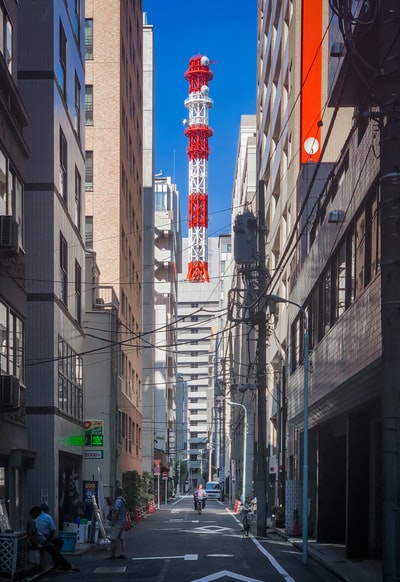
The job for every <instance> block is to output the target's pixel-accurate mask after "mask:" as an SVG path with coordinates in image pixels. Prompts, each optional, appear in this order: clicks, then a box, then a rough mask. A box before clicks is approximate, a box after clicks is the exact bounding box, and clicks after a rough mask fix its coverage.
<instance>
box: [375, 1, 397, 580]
mask: <svg viewBox="0 0 400 582" xmlns="http://www.w3.org/2000/svg"><path fill="white" fill-rule="evenodd" d="M399 8H400V7H399V2H398V0H382V1H381V7H380V14H379V23H378V26H379V77H378V96H377V97H378V104H379V108H380V116H381V131H380V138H381V152H380V153H381V156H380V159H381V167H380V191H381V205H380V213H381V300H382V305H381V319H382V365H383V407H382V445H383V494H382V496H383V499H382V510H383V536H382V552H383V580H384V582H389V581H393V580H400V551H399V548H400V486H399V484H400V385H399V378H400V228H399V224H400V67H399V60H400V36H399V26H400V9H399Z"/></svg>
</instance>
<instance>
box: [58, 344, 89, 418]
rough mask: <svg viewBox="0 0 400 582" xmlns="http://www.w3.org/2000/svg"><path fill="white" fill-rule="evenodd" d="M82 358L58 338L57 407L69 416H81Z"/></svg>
mask: <svg viewBox="0 0 400 582" xmlns="http://www.w3.org/2000/svg"><path fill="white" fill-rule="evenodd" d="M82 368H83V367H82V358H81V357H80V356H78V355H77V354H76V353H75V352H74V351H73V350H72V348H71V347H70V346H69V345H68V344H67V342H65V341H64V340H63V339H62V338H61V337H59V338H58V407H59V409H60V410H62V411H63V412H65V413H66V414H69V415H70V416H72V417H74V418H77V419H79V420H82V418H83V381H82Z"/></svg>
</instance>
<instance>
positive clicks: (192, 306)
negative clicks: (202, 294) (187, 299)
mask: <svg viewBox="0 0 400 582" xmlns="http://www.w3.org/2000/svg"><path fill="white" fill-rule="evenodd" d="M198 306H199V304H198V303H192V304H191V306H190V307H191V308H192V309H196V307H198Z"/></svg>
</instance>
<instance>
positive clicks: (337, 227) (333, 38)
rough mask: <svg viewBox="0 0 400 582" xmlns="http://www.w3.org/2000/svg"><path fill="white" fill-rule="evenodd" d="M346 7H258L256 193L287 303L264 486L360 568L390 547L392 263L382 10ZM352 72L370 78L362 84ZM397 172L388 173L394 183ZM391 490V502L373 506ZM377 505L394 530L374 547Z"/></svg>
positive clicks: (272, 354) (274, 289)
mask: <svg viewBox="0 0 400 582" xmlns="http://www.w3.org/2000/svg"><path fill="white" fill-rule="evenodd" d="M350 4H351V7H350V9H349V12H348V13H347V12H346V13H344V14H342V13H341V12H340V11H339V12H338V13H336V11H335V10H334V7H333V6H331V3H328V2H325V1H322V0H321V1H318V2H316V1H314V0H302V1H301V2H290V1H287V2H280V1H275V2H259V9H258V63H259V66H258V68H257V70H258V78H257V88H258V91H257V131H258V134H257V138H258V139H257V176H258V179H262V180H264V182H265V208H266V225H267V233H268V235H267V256H268V261H267V263H268V264H267V267H268V269H269V273H270V278H271V281H270V283H269V287H268V290H269V291H270V292H271V293H273V294H277V295H279V296H280V297H281V298H282V299H283V301H282V302H279V305H277V310H276V313H275V315H272V316H271V318H270V321H269V323H270V324H271V328H272V329H273V331H274V334H273V335H271V340H270V346H269V349H268V352H267V361H268V362H269V364H270V365H269V370H268V372H269V375H268V377H267V379H268V393H269V392H270V391H272V394H273V398H271V399H270V403H269V407H268V414H267V418H268V419H269V418H271V419H272V421H273V425H274V426H271V425H270V426H269V435H270V438H269V442H268V453H269V458H271V457H273V456H274V455H275V454H277V455H278V469H279V476H280V478H279V479H278V480H276V478H275V475H270V481H269V488H268V489H269V491H271V492H274V490H275V493H276V495H277V497H278V499H279V502H281V503H282V501H283V500H284V497H282V495H283V496H284V495H285V493H286V501H285V505H286V528H287V531H288V532H291V531H292V530H293V514H294V509H295V507H302V508H304V509H303V511H300V522H301V526H302V527H303V528H305V531H306V532H308V533H309V534H310V535H311V534H314V535H315V536H316V538H317V541H320V542H334V543H339V544H344V545H345V546H346V555H347V557H348V558H355V559H363V558H367V557H379V555H380V552H381V550H382V546H386V547H387V548H389V546H390V545H391V544H393V540H394V542H395V543H396V541H398V540H396V537H395V530H396V526H395V525H394V521H395V517H394V516H395V513H396V511H395V509H394V508H395V507H396V501H395V499H397V500H398V491H396V492H395V490H396V485H395V483H396V479H395V478H393V475H392V473H391V470H392V468H393V467H395V466H396V463H395V462H394V461H393V459H394V458H395V457H394V456H392V454H391V453H392V452H393V451H395V447H394V448H393V449H392V450H390V448H385V446H383V447H382V436H383V435H382V432H381V426H382V422H384V420H383V414H382V413H381V411H382V410H383V409H384V407H383V408H382V401H381V398H382V378H385V374H384V373H383V366H382V359H381V356H382V337H384V333H383V331H382V329H383V328H381V323H382V322H381V301H380V300H381V297H380V293H381V289H383V291H385V290H386V286H385V282H386V281H385V282H383V286H382V285H381V276H380V275H381V272H380V270H381V269H382V271H383V270H384V265H388V264H392V263H391V262H390V260H389V261H387V260H384V257H383V256H382V257H381V231H380V228H381V224H380V215H381V213H384V212H385V208H386V207H389V206H390V205H386V204H380V197H381V196H383V190H384V186H383V185H382V180H380V179H379V172H380V169H381V171H382V164H384V163H385V161H384V157H385V156H384V155H383V154H382V151H381V157H380V156H379V154H378V153H377V150H376V149H375V145H376V144H377V135H376V130H377V126H376V125H375V123H373V122H371V117H372V118H373V116H374V114H378V115H379V112H377V111H374V113H373V114H372V115H371V111H372V109H374V108H376V107H377V105H376V102H375V97H376V93H375V92H374V94H372V91H371V93H370V92H369V91H368V87H371V86H372V85H373V83H374V82H375V80H376V74H375V71H376V69H375V67H377V66H378V65H377V61H376V51H375V50H370V47H372V46H373V47H376V46H380V44H379V42H378V40H377V38H376V31H377V29H376V28H375V26H374V25H375V24H378V23H379V15H380V11H379V10H376V11H375V10H374V8H373V7H372V6H370V5H369V4H368V3H358V2H353V3H350ZM338 19H339V20H340V21H341V22H340V26H339V25H338ZM389 28H390V27H389ZM390 30H391V29H390ZM340 31H341V32H342V34H343V35H345V38H343V36H342V34H341V33H340ZM396 32H397V31H394V32H393V35H394V36H393V38H394V37H395V35H396ZM396 38H397V37H396ZM385 42H386V39H385ZM387 43H388V44H387V48H386V45H385V43H383V44H384V45H385V49H384V52H385V59H387V62H392V60H393V58H395V57H394V54H391V49H392V48H393V47H394V45H396V46H397V43H395V42H394V41H393V44H392V43H391V41H389V40H388V41H387ZM389 45H390V49H389ZM396 50H397V49H396ZM386 51H387V52H386ZM396 54H397V53H396ZM379 66H381V63H380V65H379ZM359 67H365V70H366V71H368V73H365V76H363V80H362V81H360V80H358V78H357V71H358V70H359ZM380 70H382V72H383V74H382V78H383V79H384V77H385V75H386V79H387V78H388V77H390V73H388V71H387V70H386V68H385V67H383V68H382V69H380ZM382 82H383V83H384V82H385V80H383V81H382ZM391 98H392V95H390V99H391ZM355 112H356V114H354V113H355ZM360 112H362V114H361V115H360ZM384 143H385V139H383V140H382V139H381V147H383V151H384V150H385V146H384V145H383V144H384ZM386 143H387V142H386ZM390 150H391V151H392V146H390ZM380 164H381V167H380ZM395 166H396V162H393V164H392V165H391V168H390V171H389V170H386V171H388V173H387V174H385V175H386V176H391V177H393V176H394V175H395V174H392V173H391V171H392V170H393V171H394V168H395ZM391 192H392V191H391ZM390 198H391V200H392V197H391V194H390ZM391 211H392V209H391ZM389 222H390V221H388V223H389ZM388 223H386V224H385V221H384V219H383V216H382V230H383V229H385V230H386V229H389V230H390V228H389V226H388ZM395 239H396V237H393V238H391V239H390V244H389V246H390V252H391V250H392V249H393V248H394V247H393V244H394V243H393V241H394V240H395ZM383 240H384V235H383V236H382V241H383ZM382 253H383V248H382ZM389 254H390V253H389ZM380 259H382V261H381V260H380ZM385 259H386V257H385ZM392 276H393V273H390V277H389V278H388V279H390V280H393V281H394V280H396V278H395V277H394V278H392ZM391 291H394V295H396V294H397V293H398V289H397V288H396V287H394V288H393V287H392V288H391ZM382 295H383V292H382ZM394 295H393V296H394ZM287 300H288V301H289V302H290V303H289V304H287ZM285 303H286V304H285ZM388 303H390V301H389V302H388ZM382 305H384V302H383V301H382ZM382 313H383V312H382ZM393 327H395V326H393ZM272 329H271V331H272ZM307 339H308V340H309V346H310V353H311V362H312V366H311V368H310V371H309V370H308V369H307V366H306V365H305V362H306V358H305V356H306V353H308V351H307V352H305V346H306V345H307V341H306V340H307ZM395 341H397V340H395ZM311 371H312V373H311ZM389 384H390V382H389ZM390 393H391V394H394V391H392V390H390ZM393 414H394V417H396V412H393V411H392V410H390V414H389V416H390V420H389V422H388V426H390V429H389V432H390V434H391V437H390V438H392V437H393V434H394V433H393V432H392V428H393ZM275 429H276V430H275ZM306 434H307V437H308V438H307V439H305V435H306ZM382 450H383V455H382ZM389 450H390V453H389V456H388V458H387V460H388V465H387V467H389V475H387V474H386V475H384V479H385V478H386V477H389V479H388V481H387V483H386V485H385V487H383V489H382V486H381V484H382V457H384V456H385V453H386V452H387V451H389ZM302 469H303V470H302ZM305 471H306V472H305ZM277 481H278V482H277ZM304 484H305V487H306V489H305V490H304V489H303V487H304ZM307 484H308V487H307ZM285 485H286V490H285ZM392 486H393V489H392V492H393V493H394V492H395V493H394V496H393V497H392V501H393V505H390V502H389V503H383V504H382V499H381V496H382V495H384V494H385V492H388V491H389V490H390V488H391V487H392ZM382 492H383V493H382ZM301 497H302V498H303V503H299V501H301ZM270 500H271V498H270ZM385 501H388V499H386V500H385ZM273 503H274V498H272V504H273ZM270 505H271V503H270ZM397 506H398V503H397ZM382 507H383V508H384V510H385V508H386V510H389V514H390V519H389V521H390V520H393V521H392V522H391V523H392V526H393V527H392V529H391V531H390V534H389V536H388V537H387V538H386V540H385V538H383V542H382V533H381V520H382V513H385V511H382ZM360 518H362V521H361V520H360ZM303 531H304V529H303ZM360 532H362V533H361V534H360ZM386 533H389V532H388V531H386ZM395 543H394V544H393V545H392V548H391V549H390V550H389V553H390V552H391V551H393V556H392V557H393V563H394V554H395V553H396V552H395V549H394V546H395ZM397 555H398V552H397ZM397 564H398V560H397ZM397 571H398V569H397ZM392 574H393V572H392Z"/></svg>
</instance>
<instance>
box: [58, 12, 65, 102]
mask: <svg viewBox="0 0 400 582" xmlns="http://www.w3.org/2000/svg"><path fill="white" fill-rule="evenodd" d="M59 36H60V39H59V42H60V46H59V63H58V84H59V86H60V89H61V93H62V94H63V96H64V98H66V95H67V37H66V35H65V31H64V28H63V26H62V24H61V22H60V35H59Z"/></svg>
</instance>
